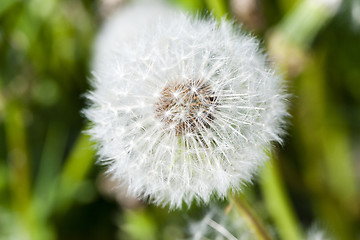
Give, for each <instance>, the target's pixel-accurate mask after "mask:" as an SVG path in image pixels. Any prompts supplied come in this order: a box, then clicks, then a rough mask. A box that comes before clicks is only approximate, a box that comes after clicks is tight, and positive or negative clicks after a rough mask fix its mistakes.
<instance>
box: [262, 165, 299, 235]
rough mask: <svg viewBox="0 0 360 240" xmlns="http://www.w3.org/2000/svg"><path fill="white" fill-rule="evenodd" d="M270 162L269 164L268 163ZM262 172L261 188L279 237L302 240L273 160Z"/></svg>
mask: <svg viewBox="0 0 360 240" xmlns="http://www.w3.org/2000/svg"><path fill="white" fill-rule="evenodd" d="M270 164H271V165H270ZM270 164H268V165H267V167H265V168H264V170H263V172H262V183H261V190H262V192H263V195H264V198H265V203H266V205H267V208H268V211H269V212H270V215H271V216H272V218H273V219H274V222H275V224H276V226H277V229H278V230H279V234H280V237H281V239H284V240H287V239H292V240H302V239H304V238H303V237H302V233H301V231H300V229H299V224H298V222H297V220H296V217H295V213H294V211H293V209H292V207H291V204H290V200H289V199H288V196H287V195H286V191H285V186H284V184H283V181H282V178H281V176H280V173H279V170H278V167H277V165H276V162H275V161H272V162H271V163H270Z"/></svg>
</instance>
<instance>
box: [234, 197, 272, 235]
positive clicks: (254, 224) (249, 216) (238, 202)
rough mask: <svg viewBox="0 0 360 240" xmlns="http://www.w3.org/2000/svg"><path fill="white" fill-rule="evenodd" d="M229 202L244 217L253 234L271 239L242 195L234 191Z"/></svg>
mask: <svg viewBox="0 0 360 240" xmlns="http://www.w3.org/2000/svg"><path fill="white" fill-rule="evenodd" d="M230 199H231V202H232V203H233V204H234V205H235V207H236V209H237V210H238V212H239V213H240V215H241V216H243V217H244V219H245V221H246V223H247V225H248V226H249V227H250V228H251V229H252V230H253V232H254V234H255V235H256V236H257V238H258V239H260V240H272V239H273V238H272V237H271V235H270V234H269V232H268V231H267V230H266V228H265V227H264V225H263V223H262V222H261V220H260V218H259V217H258V216H257V215H256V213H255V212H254V210H252V208H251V207H250V205H249V204H248V202H247V201H246V199H245V197H244V196H239V195H236V194H234V193H231V194H230Z"/></svg>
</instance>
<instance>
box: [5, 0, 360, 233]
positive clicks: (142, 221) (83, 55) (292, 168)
mask: <svg viewBox="0 0 360 240" xmlns="http://www.w3.org/2000/svg"><path fill="white" fill-rule="evenodd" d="M169 1H170V2H171V3H172V4H175V5H176V6H177V7H179V8H184V9H186V10H188V11H190V12H192V13H196V12H197V11H200V12H202V13H204V14H205V15H206V12H207V11H213V13H214V15H215V16H216V17H219V18H220V17H222V16H224V15H226V16H227V17H228V18H233V19H236V22H237V23H238V24H242V25H243V27H244V28H246V29H247V30H248V31H250V32H252V33H253V34H254V35H257V36H258V37H259V38H260V39H261V40H262V43H263V46H264V47H265V48H267V50H268V52H269V57H270V58H271V59H272V60H273V61H275V62H277V64H278V65H279V68H280V70H281V72H283V75H284V78H285V79H286V82H287V84H288V86H289V92H290V93H292V99H291V106H290V112H291V115H292V117H291V119H290V120H289V127H288V135H287V136H286V138H285V141H284V145H283V146H277V150H276V154H274V157H273V159H272V167H271V168H269V169H270V170H269V169H264V171H263V172H262V173H261V174H260V177H258V178H256V179H255V181H254V183H255V184H254V185H252V186H248V188H247V189H246V192H245V197H246V198H247V199H248V201H249V202H250V203H251V205H252V207H253V208H254V209H255V211H257V212H258V215H259V216H260V217H261V218H262V219H263V221H264V222H266V224H267V225H269V226H272V228H274V229H276V230H275V231H276V232H278V233H277V234H275V236H276V238H279V239H285V240H292V239H294V240H296V239H301V238H302V236H305V235H304V234H305V231H306V229H308V228H309V227H310V226H311V225H312V224H313V223H314V222H317V223H319V224H320V225H321V226H323V227H324V229H325V231H327V232H328V233H329V235H331V236H332V237H333V239H340V240H353V239H360V235H359V234H360V187H359V182H360V1H359V0H347V1H346V0H343V1H341V0H322V1H315V0H314V1H311V0H306V1H295V0H226V1H222V0H169ZM123 4H127V1H126V2H125V1H121V0H120V1H119V0H99V1H96V0H0V239H1V240H2V239H4V240H8V239H14V240H23V239H31V240H32V239H34V240H42V239H50V240H51V239H84V240H85V239H87V240H88V239H137V240H152V239H165V240H167V239H186V238H188V237H189V231H188V228H187V225H188V223H189V222H192V221H194V220H196V219H199V218H201V216H202V214H203V213H204V212H206V210H207V208H208V207H206V206H205V207H198V206H192V207H191V208H190V211H172V212H169V211H168V209H166V208H165V209H162V208H158V207H154V206H151V205H150V206H149V205H146V204H145V203H141V202H139V201H137V200H135V199H129V198H125V197H124V196H123V195H122V194H121V193H114V192H113V191H112V189H113V187H112V186H113V184H114V183H112V182H110V180H109V179H107V178H106V177H104V174H103V170H104V169H103V167H101V166H99V165H95V161H96V159H95V156H94V154H95V152H94V150H93V147H92V145H93V144H92V143H90V142H89V139H88V137H87V136H85V135H83V134H82V133H81V132H82V130H83V129H85V128H86V127H85V125H86V121H85V120H84V118H83V117H82V116H81V114H80V111H81V109H82V108H83V107H84V106H85V103H84V97H83V94H84V93H85V92H86V91H87V90H88V89H89V84H88V79H89V78H91V70H90V69H89V65H90V64H89V63H90V61H91V54H92V44H93V41H94V38H95V35H96V32H97V31H98V29H99V28H100V26H101V23H102V22H103V21H104V19H106V17H108V16H109V15H111V13H112V12H113V10H114V9H115V8H116V7H121V6H122V5H123ZM214 202H216V201H214ZM217 204H218V205H220V206H226V205H227V203H226V202H217Z"/></svg>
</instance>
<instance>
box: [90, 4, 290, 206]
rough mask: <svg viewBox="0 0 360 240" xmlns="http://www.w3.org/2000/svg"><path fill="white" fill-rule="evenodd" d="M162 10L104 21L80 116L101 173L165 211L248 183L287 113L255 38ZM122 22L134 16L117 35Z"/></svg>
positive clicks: (145, 9)
mask: <svg viewBox="0 0 360 240" xmlns="http://www.w3.org/2000/svg"><path fill="white" fill-rule="evenodd" d="M169 12H171V11H164V12H161V11H160V13H163V14H159V9H158V8H157V7H156V6H154V5H149V4H148V5H147V4H144V3H142V4H141V5H138V6H133V7H128V8H127V9H126V10H122V11H120V12H119V13H118V15H116V16H115V17H114V18H113V19H111V20H110V22H109V23H108V24H106V25H105V27H104V30H103V31H102V32H100V35H99V38H98V42H97V44H96V51H95V61H94V72H95V78H94V81H93V90H92V91H91V92H90V93H89V94H88V95H87V98H88V99H89V102H90V105H89V107H88V108H87V109H85V110H84V113H85V115H86V117H87V118H88V119H89V120H90V121H91V122H92V127H91V128H90V129H89V130H88V133H89V134H90V135H91V136H92V138H93V139H94V140H95V141H96V142H97V143H98V156H99V161H100V162H102V163H104V164H107V165H108V172H109V173H110V174H111V175H112V176H113V177H114V178H115V179H119V182H122V183H123V184H124V185H126V186H127V188H128V192H129V194H132V195H136V196H138V197H140V198H144V199H149V200H150V201H152V202H153V203H155V204H157V205H168V206H169V207H170V208H171V209H173V208H180V207H181V206H183V203H185V204H188V205H189V204H191V203H192V202H193V201H194V200H195V201H197V202H208V201H209V200H210V197H211V196H212V195H216V196H217V197H220V198H224V197H226V194H227V191H228V190H229V189H234V190H240V189H241V188H242V185H243V184H244V183H247V182H249V181H251V178H252V176H253V175H254V173H255V172H256V170H257V169H258V167H259V166H261V165H263V163H264V161H266V159H267V158H268V157H267V155H266V154H265V151H264V149H269V148H270V147H271V142H272V141H278V142H281V135H282V133H283V127H282V126H283V123H284V117H285V116H286V115H287V112H286V104H285V102H286V100H285V99H286V94H285V93H284V89H283V85H282V84H281V78H280V77H279V76H278V75H277V74H276V73H275V71H273V70H269V69H270V68H271V66H270V64H269V62H268V61H267V60H266V57H265V56H264V54H263V53H262V52H261V51H260V50H259V43H258V42H257V40H255V39H254V38H253V37H252V36H249V35H247V34H245V33H243V32H242V31H241V30H240V29H237V28H234V26H233V24H232V23H231V22H226V21H222V22H221V23H218V22H217V21H216V20H214V19H208V20H205V19H199V18H195V17H190V16H188V15H187V14H183V13H174V12H172V13H171V14H169ZM139 13H141V14H139ZM154 13H156V14H158V15H159V16H162V17H160V18H154V17H153V16H154V15H153V14H154ZM139 16H141V17H139ZM131 18H140V19H141V18H143V19H144V20H139V19H137V20H136V21H135V22H139V21H140V22H141V21H142V24H139V25H137V26H138V31H137V32H132V34H128V35H126V34H125V33H124V34H125V35H126V39H125V37H119V36H121V34H120V32H121V29H122V26H124V25H127V24H129V23H131V22H132V20H131ZM127 28H128V26H127V27H124V29H127ZM117 40H118V41H117ZM115 42H116V44H115ZM108 43H111V44H108ZM116 129H118V130H116ZM120 130H121V131H120Z"/></svg>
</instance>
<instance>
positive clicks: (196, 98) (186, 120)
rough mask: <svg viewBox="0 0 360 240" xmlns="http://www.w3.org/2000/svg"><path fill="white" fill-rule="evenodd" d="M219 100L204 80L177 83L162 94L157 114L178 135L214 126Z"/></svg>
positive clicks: (171, 84)
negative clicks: (212, 123) (211, 124)
mask: <svg viewBox="0 0 360 240" xmlns="http://www.w3.org/2000/svg"><path fill="white" fill-rule="evenodd" d="M216 106H217V97H216V96H215V93H214V91H213V90H212V89H211V87H210V86H209V85H208V84H206V82H205V81H204V80H197V81H195V80H189V81H186V82H173V83H169V84H168V85H166V87H165V88H164V89H163V90H162V91H161V92H160V97H159V99H158V101H157V102H156V103H155V114H156V117H157V118H158V119H160V121H161V122H163V123H164V125H165V126H166V129H168V130H169V131H171V132H175V134H176V135H184V134H186V133H195V132H198V131H201V130H204V129H205V128H209V127H210V123H211V121H213V120H214V119H215V117H214V113H215V111H216Z"/></svg>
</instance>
